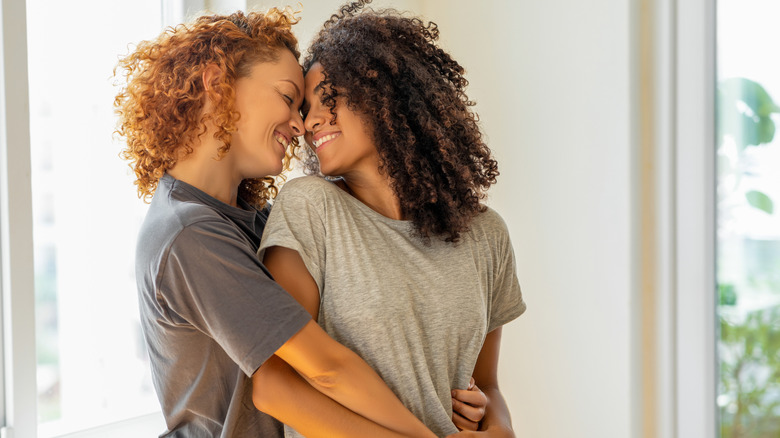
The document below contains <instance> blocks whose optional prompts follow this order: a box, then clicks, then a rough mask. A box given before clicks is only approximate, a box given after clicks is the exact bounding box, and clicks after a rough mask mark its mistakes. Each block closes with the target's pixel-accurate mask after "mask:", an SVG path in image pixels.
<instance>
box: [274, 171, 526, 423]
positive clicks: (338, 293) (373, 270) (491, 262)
mask: <svg viewBox="0 0 780 438" xmlns="http://www.w3.org/2000/svg"><path fill="white" fill-rule="evenodd" d="M411 226H412V225H411V223H410V222H408V221H398V220H393V219H389V218H387V217H385V216H382V215H381V214H379V213H377V212H375V211H374V210H372V209H371V208H369V207H367V206H366V205H365V204H363V203H361V202H360V201H358V200H357V199H356V198H354V197H352V196H351V195H349V194H348V193H346V192H345V191H343V190H342V189H340V188H338V187H337V186H336V185H334V184H332V183H330V182H327V181H325V180H323V179H321V178H318V177H302V178H297V179H294V180H291V181H289V182H287V183H286V184H285V186H284V188H283V189H282V190H281V193H280V194H279V196H278V197H277V200H276V202H275V203H274V208H273V211H272V212H271V215H270V217H269V219H268V223H267V225H266V233H265V235H264V236H263V240H262V242H261V244H260V248H261V250H260V254H259V255H260V257H262V252H263V250H264V249H265V248H268V247H271V246H281V247H286V248H290V249H293V250H296V251H298V253H300V255H301V257H302V258H303V261H304V263H305V264H306V267H307V269H308V270H309V272H310V273H311V275H312V277H314V280H315V281H316V282H317V285H318V286H319V292H320V310H319V317H318V318H319V323H320V325H322V327H323V328H324V329H325V331H326V332H328V334H330V335H331V336H332V337H333V338H334V339H336V340H337V341H339V342H340V343H342V344H344V345H345V346H347V347H349V348H351V349H352V350H353V351H355V352H356V353H357V354H359V355H360V356H361V357H362V358H363V359H364V360H365V361H366V362H368V364H369V365H371V366H372V367H373V368H374V369H375V370H376V371H377V372H378V373H379V375H380V376H381V377H382V379H384V381H385V382H386V383H387V384H388V386H389V387H390V388H391V389H392V390H393V391H394V392H395V393H396V394H397V395H398V397H399V398H400V399H401V401H402V402H403V403H404V405H406V407H407V408H409V409H410V410H411V411H412V412H413V413H414V414H415V415H416V416H417V417H418V418H420V420H422V421H423V422H424V423H425V424H426V425H427V426H428V427H429V428H431V430H433V431H434V432H435V433H436V434H437V435H439V436H444V435H447V434H450V433H454V432H457V429H456V428H455V426H454V425H453V424H452V420H451V416H452V404H451V401H450V390H451V389H453V388H466V386H467V385H468V382H469V377H470V376H471V375H472V372H473V370H474V365H475V363H476V360H477V356H478V355H479V352H480V350H481V348H482V344H483V342H484V340H485V336H486V335H487V333H489V332H490V331H492V330H493V329H495V328H497V327H499V326H501V325H503V324H505V323H507V322H509V321H511V320H513V319H514V318H516V317H518V316H519V315H520V314H521V313H523V311H524V310H525V303H524V302H523V298H522V295H521V292H520V286H519V284H518V281H517V276H516V271H515V269H516V267H515V259H514V254H513V250H512V245H511V243H510V240H509V235H508V233H507V229H506V225H505V223H504V221H503V220H502V219H501V217H500V216H499V215H498V214H497V213H496V212H495V211H493V210H491V209H488V210H487V211H486V212H485V213H481V214H479V215H478V216H477V217H476V218H475V219H474V221H473V223H472V225H471V229H470V231H468V232H466V233H463V234H462V240H461V241H460V242H459V243H457V244H452V243H446V242H444V241H443V240H442V239H435V238H432V239H431V241H430V244H429V245H426V244H425V243H423V242H422V241H421V240H420V239H419V238H416V237H414V236H413V235H412V232H411V231H412V229H411ZM288 436H292V434H288Z"/></svg>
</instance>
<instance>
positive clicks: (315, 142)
mask: <svg viewBox="0 0 780 438" xmlns="http://www.w3.org/2000/svg"><path fill="white" fill-rule="evenodd" d="M340 135H341V132H323V133H321V134H317V135H316V136H315V137H314V138H313V139H312V142H311V143H312V146H314V150H315V151H317V150H320V149H321V148H323V147H325V145H327V144H328V143H330V142H331V141H333V140H335V139H336V137H338V136H340Z"/></svg>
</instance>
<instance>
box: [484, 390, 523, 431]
mask: <svg viewBox="0 0 780 438" xmlns="http://www.w3.org/2000/svg"><path fill="white" fill-rule="evenodd" d="M481 389H482V392H484V393H485V395H486V396H487V399H488V403H487V407H486V408H485V417H484V418H483V419H482V423H481V424H480V428H479V430H484V431H488V432H495V433H497V434H496V435H495V436H500V437H511V438H514V436H515V433H514V431H513V430H512V418H511V416H510V415H509V407H508V406H507V404H506V400H504V396H503V395H502V394H501V390H499V389H498V386H495V385H490V386H488V387H487V388H482V387H481ZM491 436H493V434H492V433H491Z"/></svg>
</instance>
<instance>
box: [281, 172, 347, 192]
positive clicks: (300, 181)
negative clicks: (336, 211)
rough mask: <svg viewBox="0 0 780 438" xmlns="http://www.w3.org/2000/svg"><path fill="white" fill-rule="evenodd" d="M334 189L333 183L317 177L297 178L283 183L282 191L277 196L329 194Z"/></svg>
mask: <svg viewBox="0 0 780 438" xmlns="http://www.w3.org/2000/svg"><path fill="white" fill-rule="evenodd" d="M334 188H335V186H334V185H333V183H331V182H329V181H326V180H325V179H324V178H320V177H319V176H311V175H310V176H301V177H298V178H293V179H291V180H289V181H287V182H286V183H284V185H283V186H282V190H281V191H280V192H279V195H280V196H281V195H282V194H284V193H288V194H289V193H295V194H308V193H315V194H321V193H327V192H330V191H331V190H333V189H334Z"/></svg>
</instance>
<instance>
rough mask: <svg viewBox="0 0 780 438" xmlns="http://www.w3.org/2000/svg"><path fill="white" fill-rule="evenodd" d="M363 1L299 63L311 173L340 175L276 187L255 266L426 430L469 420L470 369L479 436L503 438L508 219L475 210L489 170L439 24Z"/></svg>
mask: <svg viewBox="0 0 780 438" xmlns="http://www.w3.org/2000/svg"><path fill="white" fill-rule="evenodd" d="M365 3H367V1H362V2H354V3H352V4H349V5H346V6H344V7H342V9H341V12H340V13H339V14H336V15H334V16H333V17H332V18H331V19H330V20H329V21H328V22H326V23H325V27H324V28H323V29H322V30H321V31H320V32H319V33H318V34H317V35H316V37H315V39H314V41H313V43H312V45H311V47H310V49H309V54H308V56H307V57H306V59H305V61H304V70H305V71H306V77H305V82H306V88H305V101H304V104H303V107H302V108H303V113H304V116H305V127H306V134H305V138H306V141H307V143H308V144H309V145H310V147H311V150H312V153H310V156H309V159H308V161H307V167H308V170H309V172H310V173H312V172H317V171H319V172H321V174H323V175H326V176H330V177H336V176H338V177H339V178H337V179H336V178H328V179H330V180H331V181H333V180H334V179H335V182H331V181H328V179H323V178H321V177H318V176H307V177H302V178H298V179H293V180H291V181H290V182H288V183H287V184H286V185H285V186H284V188H283V189H282V190H281V193H280V195H279V198H278V199H277V201H276V203H275V206H274V209H273V212H272V213H271V215H270V218H269V221H268V225H267V227H266V230H268V232H267V233H266V235H265V236H264V238H263V241H262V242H261V245H260V248H261V251H260V252H261V256H262V257H263V258H264V263H265V264H266V266H267V267H268V269H269V270H270V271H271V273H272V274H273V275H274V277H275V278H276V279H277V281H279V283H280V284H281V285H282V286H283V287H284V288H285V289H286V290H288V291H289V292H290V293H292V294H293V295H294V296H295V297H296V298H297V299H298V301H299V302H301V303H302V304H303V305H304V307H306V309H307V310H309V312H310V313H311V314H312V316H313V317H315V318H316V319H318V322H319V324H320V325H322V326H323V327H324V328H325V330H326V332H328V333H329V334H330V335H331V336H333V337H334V338H335V339H336V340H338V341H339V342H341V343H342V344H344V345H346V346H348V347H349V348H351V349H352V350H353V351H355V352H357V353H358V354H359V355H360V356H361V357H362V358H363V359H365V360H366V361H367V362H368V363H369V364H370V365H371V366H372V367H373V368H374V369H375V370H377V372H378V373H379V375H380V376H382V378H383V379H384V380H385V382H387V384H388V385H389V386H390V387H391V388H392V389H393V390H394V391H395V393H396V394H397V395H398V396H399V398H400V399H401V400H402V401H403V402H404V404H405V405H406V406H407V407H408V408H409V409H410V410H411V411H412V412H413V413H414V414H415V415H417V417H418V418H420V419H421V420H423V422H424V423H425V424H426V425H427V426H428V427H430V428H431V430H433V431H434V432H435V433H436V434H437V435H439V436H443V435H447V434H451V433H455V432H457V430H458V429H470V428H472V426H476V425H475V424H474V423H475V422H478V420H479V419H480V418H481V412H480V410H479V408H478V407H475V406H469V405H471V404H472V403H470V402H471V401H474V403H473V404H474V405H479V404H480V403H479V401H478V400H475V399H473V398H472V397H478V395H479V394H478V393H476V392H470V391H464V390H463V389H465V388H466V387H467V385H468V382H469V376H472V373H473V376H474V379H475V380H476V383H477V385H478V386H479V387H480V388H482V390H483V391H484V393H485V395H487V398H488V400H490V403H489V404H488V406H487V410H486V412H485V415H484V419H483V420H482V421H481V422H480V423H479V424H478V426H479V428H480V430H484V431H488V432H490V435H494V436H513V435H514V433H513V431H512V427H511V421H510V416H509V412H508V408H507V406H506V403H505V402H504V400H503V397H502V396H501V392H500V390H499V387H498V381H497V376H496V371H497V363H498V356H499V344H500V338H501V326H502V325H503V324H506V323H507V322H509V321H511V320H513V319H515V318H517V317H518V316H519V315H520V314H522V313H523V311H524V310H525V303H524V301H523V299H522V294H521V292H520V287H519V284H518V280H517V276H516V267H515V259H514V255H513V250H512V245H511V242H510V239H509V235H508V232H507V229H506V225H505V223H504V221H503V220H502V219H501V217H500V216H499V215H498V214H497V213H496V212H495V211H493V210H492V209H490V208H488V207H487V206H485V205H484V204H483V203H482V200H483V199H484V198H485V196H486V191H487V189H488V188H489V187H490V186H491V185H492V184H494V183H495V182H496V176H497V175H498V170H497V163H496V161H495V160H494V159H493V158H492V157H491V154H490V150H489V149H488V147H487V146H486V145H485V143H484V140H483V136H482V134H481V132H480V130H479V126H478V123H477V116H476V115H475V114H474V113H473V112H472V111H470V109H469V107H470V106H471V105H473V104H472V102H470V101H469V100H468V98H467V97H466V94H465V87H466V85H467V81H466V79H465V78H464V77H463V73H464V71H463V68H462V67H461V66H460V65H459V64H458V63H457V62H456V61H455V60H453V59H452V58H451V57H450V55H449V54H448V53H446V52H445V51H443V50H442V49H441V48H439V47H438V46H437V45H436V40H437V38H438V29H437V27H436V25H435V24H434V23H427V24H426V23H424V22H423V21H421V20H420V19H418V18H414V17H409V16H405V15H401V14H399V13H396V12H394V11H382V12H375V11H371V10H367V11H360V9H361V8H362V7H363V6H364V5H365ZM452 388H458V389H460V390H455V391H453V394H454V395H456V396H457V398H460V399H461V401H458V400H457V399H453V401H450V395H451V392H450V390H451V389H452ZM462 401H465V402H466V403H463V402H462ZM453 408H456V410H459V411H460V413H461V414H462V415H458V414H453V413H452V409H453ZM288 436H295V432H294V431H289V430H288Z"/></svg>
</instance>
